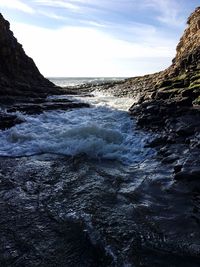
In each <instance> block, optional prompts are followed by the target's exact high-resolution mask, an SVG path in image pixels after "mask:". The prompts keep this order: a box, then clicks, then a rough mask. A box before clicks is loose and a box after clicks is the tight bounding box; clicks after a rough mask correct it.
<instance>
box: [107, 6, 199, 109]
mask: <svg viewBox="0 0 200 267" xmlns="http://www.w3.org/2000/svg"><path fill="white" fill-rule="evenodd" d="M187 24H188V26H187V28H186V30H185V31H184V34H183V36H182V37H181V39H180V42H179V43H178V45H177V48H176V57H175V58H174V59H173V60H172V65H171V66H170V67H169V68H167V69H166V70H164V71H161V72H158V73H154V74H150V75H145V76H140V77H134V78H130V79H127V80H126V81H125V83H122V84H117V85H115V86H113V87H112V88H110V89H108V90H107V91H110V92H111V93H113V94H114V95H120V96H122V95H124V96H131V97H134V98H135V99H137V100H138V102H137V103H136V104H140V103H143V102H144V101H152V100H154V101H155V100H165V101H167V100H169V102H173V101H174V102H176V103H178V102H181V103H182V104H183V102H184V105H186V104H187V106H192V105H199V103H200V94H199V92H200V7H198V8H196V10H195V11H194V12H193V13H192V14H191V16H190V17H189V19H188V21H187ZM132 110H133V109H131V111H132Z"/></svg>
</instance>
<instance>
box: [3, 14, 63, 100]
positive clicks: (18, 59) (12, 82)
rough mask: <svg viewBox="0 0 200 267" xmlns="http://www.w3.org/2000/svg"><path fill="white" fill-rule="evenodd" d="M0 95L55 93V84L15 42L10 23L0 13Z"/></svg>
mask: <svg viewBox="0 0 200 267" xmlns="http://www.w3.org/2000/svg"><path fill="white" fill-rule="evenodd" d="M0 59H1V60H0V95H1V96H18V95H23V96H37V95H38V94H40V95H46V94H48V93H55V92H57V91H58V89H56V87H55V85H54V84H53V83H51V82H50V81H48V80H47V79H45V78H44V77H43V76H42V75H41V73H40V72H39V70H38V69H37V67H36V65H35V63H34V62H33V60H32V59H31V58H30V57H28V56H27V55H26V54H25V52H24V50H23V48H22V45H20V44H19V43H18V42H17V39H16V38H15V37H14V35H13V33H12V31H11V30H10V24H9V22H8V21H6V20H5V19H4V17H3V16H2V15H1V14H0Z"/></svg>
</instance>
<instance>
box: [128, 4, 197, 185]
mask: <svg viewBox="0 0 200 267" xmlns="http://www.w3.org/2000/svg"><path fill="white" fill-rule="evenodd" d="M176 51H177V53H176V57H175V58H174V59H173V61H172V65H171V66H170V67H169V68H168V69H166V70H164V71H162V72H160V73H158V74H153V75H149V82H148V83H149V85H148V86H147V87H146V89H145V90H143V89H140V90H138V89H137V90H136V87H135V86H134V87H133V91H135V92H134V94H135V95H138V96H139V97H138V101H137V102H136V103H134V104H133V106H132V107H131V108H130V113H131V114H132V115H133V116H135V117H136V119H137V123H138V126H140V127H143V128H147V129H150V130H153V131H156V132H158V138H156V139H155V140H154V141H153V143H151V144H150V145H151V146H153V147H157V148H158V151H163V150H164V151H166V155H162V156H164V157H165V156H166V158H165V163H166V162H167V160H168V159H170V161H169V162H168V163H170V164H171V160H173V161H175V162H176V164H177V165H176V166H175V167H174V178H175V179H177V180H180V179H183V180H184V179H187V180H188V181H191V180H198V179H199V177H200V167H199V157H198V155H199V153H200V150H199V149H200V125H199V122H200V7H198V8H197V9H196V10H195V11H194V12H193V13H192V15H191V16H190V17H189V19H188V27H187V29H186V30H185V31H184V34H183V36H182V38H181V39H180V42H179V44H178V46H177V49H176ZM136 79H138V78H133V79H130V81H131V82H132V83H133V84H134V81H136ZM139 79H140V83H142V82H144V80H146V76H144V77H140V78H139ZM127 82H128V81H127ZM131 89H132V88H131ZM177 145H178V146H179V147H180V146H183V145H184V146H186V147H187V149H188V152H187V153H186V154H185V153H183V154H181V155H179V154H176V155H175V154H174V151H175V150H176V149H175V148H176V146H177ZM177 157H179V160H178V161H176V159H177Z"/></svg>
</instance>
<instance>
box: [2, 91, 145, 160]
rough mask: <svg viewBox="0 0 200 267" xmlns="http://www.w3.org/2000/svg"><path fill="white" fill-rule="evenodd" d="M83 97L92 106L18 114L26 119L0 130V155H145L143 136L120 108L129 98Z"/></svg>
mask: <svg viewBox="0 0 200 267" xmlns="http://www.w3.org/2000/svg"><path fill="white" fill-rule="evenodd" d="M82 100H83V99H82ZM84 100H85V101H87V102H88V101H90V103H91V104H92V105H93V107H92V108H82V109H74V110H71V111H68V112H61V111H53V112H45V113H43V114H40V115H34V116H28V115H21V116H22V117H23V118H24V119H25V120H26V122H24V123H22V124H19V125H16V126H14V127H12V128H11V129H8V130H6V131H0V155H4V156H23V155H33V154H39V153H55V154H63V155H72V156H74V155H77V154H80V153H85V154H87V155H88V156H89V157H91V158H98V159H100V158H104V159H115V160H121V161H124V162H135V161H139V160H141V158H143V157H145V155H146V153H148V152H149V151H148V150H147V149H144V148H143V145H144V138H146V136H145V135H144V134H142V133H139V132H136V131H133V121H131V119H130V117H129V115H128V113H127V112H126V111H123V110H125V109H126V108H127V106H129V103H128V102H126V101H124V100H123V99H117V98H112V97H110V98H108V97H105V96H104V97H103V96H97V97H94V98H91V97H89V98H84ZM129 101H130V100H129ZM117 107H118V108H119V109H117Z"/></svg>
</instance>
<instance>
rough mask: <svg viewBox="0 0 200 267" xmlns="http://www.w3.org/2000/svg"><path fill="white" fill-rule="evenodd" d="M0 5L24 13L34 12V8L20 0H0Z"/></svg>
mask: <svg viewBox="0 0 200 267" xmlns="http://www.w3.org/2000/svg"><path fill="white" fill-rule="evenodd" d="M0 7H2V8H8V9H17V10H20V11H22V12H25V13H30V14H31V13H34V12H35V11H34V9H33V8H31V7H30V6H29V5H27V4H25V3H23V2H22V1H20V0H0Z"/></svg>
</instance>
